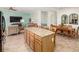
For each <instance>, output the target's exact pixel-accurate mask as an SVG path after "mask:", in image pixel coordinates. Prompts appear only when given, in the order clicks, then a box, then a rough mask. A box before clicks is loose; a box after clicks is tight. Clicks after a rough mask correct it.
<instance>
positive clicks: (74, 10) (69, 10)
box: [57, 7, 79, 28]
mask: <svg viewBox="0 0 79 59" xmlns="http://www.w3.org/2000/svg"><path fill="white" fill-rule="evenodd" d="M72 13H77V14H78V18H79V8H76V7H75V8H63V9H60V10H58V11H57V25H58V24H61V16H62V15H63V14H66V15H68V17H69V15H70V14H72ZM68 20H69V18H68ZM68 22H69V21H68ZM71 25H72V26H73V27H75V28H76V27H77V26H79V19H78V25H73V24H71Z"/></svg>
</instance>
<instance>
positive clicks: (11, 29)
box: [8, 16, 22, 35]
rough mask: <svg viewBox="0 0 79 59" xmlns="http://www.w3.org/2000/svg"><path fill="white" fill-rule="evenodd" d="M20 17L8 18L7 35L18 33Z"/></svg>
mask: <svg viewBox="0 0 79 59" xmlns="http://www.w3.org/2000/svg"><path fill="white" fill-rule="evenodd" d="M21 20H22V17H20V16H10V25H9V26H8V35H11V34H17V33H20V27H21V26H22V24H21Z"/></svg>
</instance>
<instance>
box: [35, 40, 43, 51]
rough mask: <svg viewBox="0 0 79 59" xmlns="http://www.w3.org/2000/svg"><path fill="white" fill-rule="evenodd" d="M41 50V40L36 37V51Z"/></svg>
mask: <svg viewBox="0 0 79 59" xmlns="http://www.w3.org/2000/svg"><path fill="white" fill-rule="evenodd" d="M41 51H42V47H41V41H39V40H38V39H35V52H41Z"/></svg>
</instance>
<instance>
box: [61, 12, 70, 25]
mask: <svg viewBox="0 0 79 59" xmlns="http://www.w3.org/2000/svg"><path fill="white" fill-rule="evenodd" d="M67 23H68V16H67V15H65V14H64V15H62V16H61V24H67Z"/></svg>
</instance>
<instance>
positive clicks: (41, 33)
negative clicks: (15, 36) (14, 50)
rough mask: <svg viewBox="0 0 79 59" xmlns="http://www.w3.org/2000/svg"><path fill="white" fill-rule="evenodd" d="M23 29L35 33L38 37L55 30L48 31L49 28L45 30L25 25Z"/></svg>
mask: <svg viewBox="0 0 79 59" xmlns="http://www.w3.org/2000/svg"><path fill="white" fill-rule="evenodd" d="M25 29H26V30H29V31H31V32H33V33H35V34H37V35H38V36H40V37H45V36H48V35H51V34H54V33H55V32H52V31H49V30H46V29H42V28H35V27H27V28H25Z"/></svg>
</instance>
